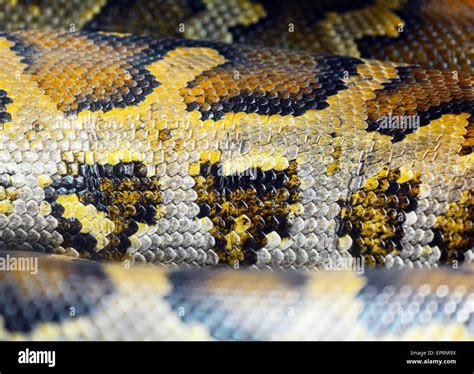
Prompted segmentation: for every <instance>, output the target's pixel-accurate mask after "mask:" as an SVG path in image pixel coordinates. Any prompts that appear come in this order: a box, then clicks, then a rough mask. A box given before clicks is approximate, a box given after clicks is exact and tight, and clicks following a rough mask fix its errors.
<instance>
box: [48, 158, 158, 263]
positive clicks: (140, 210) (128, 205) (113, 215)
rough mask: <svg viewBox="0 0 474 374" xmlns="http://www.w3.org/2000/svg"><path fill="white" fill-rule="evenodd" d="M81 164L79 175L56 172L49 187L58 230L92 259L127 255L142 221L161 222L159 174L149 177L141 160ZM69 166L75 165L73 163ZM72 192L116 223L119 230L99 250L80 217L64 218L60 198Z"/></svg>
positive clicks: (49, 195)
mask: <svg viewBox="0 0 474 374" xmlns="http://www.w3.org/2000/svg"><path fill="white" fill-rule="evenodd" d="M76 165H77V164H76ZM78 166H79V168H78V169H79V173H78V174H77V175H72V174H71V175H65V176H60V175H55V176H53V178H52V184H51V186H49V187H47V188H45V198H46V201H48V202H50V203H51V206H52V214H53V216H54V217H56V218H57V220H58V228H57V230H58V232H59V233H60V234H61V235H62V236H63V238H64V243H63V246H65V247H73V248H76V249H77V250H79V251H80V253H88V254H89V255H90V256H92V258H96V257H97V256H100V257H102V256H106V255H107V256H109V255H110V254H111V253H114V256H112V257H120V256H123V255H125V253H126V251H127V249H128V248H129V247H130V240H129V237H130V236H131V235H133V234H134V233H135V232H136V231H137V230H138V223H146V224H149V225H153V224H156V222H157V220H156V214H157V206H158V205H159V203H160V202H161V192H160V190H159V179H158V177H147V169H146V166H145V165H144V164H143V163H141V162H120V163H118V164H116V165H111V164H104V165H101V164H94V165H87V164H79V165H78ZM68 167H69V168H72V164H68ZM71 173H72V171H71ZM72 194H76V195H77V196H78V199H79V201H80V202H81V203H82V204H84V205H93V206H94V207H96V209H97V210H98V211H99V212H104V213H105V214H106V217H107V218H108V219H110V220H111V221H112V222H114V225H115V231H114V233H112V234H110V235H109V236H108V237H107V238H108V239H109V245H108V246H107V247H106V248H104V249H102V250H101V251H99V252H96V251H95V250H94V249H95V247H96V245H97V240H96V239H95V238H94V237H93V236H92V235H90V234H83V233H81V232H80V231H81V228H82V225H81V223H80V222H79V221H78V220H76V219H75V218H71V219H66V218H64V217H62V215H63V214H64V208H63V207H62V206H61V204H59V203H58V202H57V201H56V200H57V198H58V196H59V195H72Z"/></svg>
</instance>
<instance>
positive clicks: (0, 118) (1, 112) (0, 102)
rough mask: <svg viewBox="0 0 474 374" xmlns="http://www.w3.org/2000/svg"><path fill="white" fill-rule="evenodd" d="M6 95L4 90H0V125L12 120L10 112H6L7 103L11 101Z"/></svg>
mask: <svg viewBox="0 0 474 374" xmlns="http://www.w3.org/2000/svg"><path fill="white" fill-rule="evenodd" d="M7 95H8V94H7V92H6V91H4V90H0V125H1V124H3V123H7V122H10V121H11V120H12V116H11V114H10V113H8V112H7V105H8V104H11V103H13V100H12V99H11V98H9V97H8V96H7Z"/></svg>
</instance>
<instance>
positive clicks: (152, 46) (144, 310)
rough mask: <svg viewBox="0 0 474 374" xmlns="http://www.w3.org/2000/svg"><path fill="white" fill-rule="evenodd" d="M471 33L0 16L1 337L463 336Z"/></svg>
mask: <svg viewBox="0 0 474 374" xmlns="http://www.w3.org/2000/svg"><path fill="white" fill-rule="evenodd" d="M473 21H474V4H473V2H472V1H470V0H454V1H447V0H440V1H439V0H438V1H433V0H415V1H403V0H395V1H390V2H387V1H378V0H371V1H367V0H356V1H346V0H342V1H339V0H338V1H319V2H314V1H302V2H298V3H297V4H294V3H291V4H289V3H288V2H285V1H276V2H275V1H272V2H269V1H264V0H263V1H256V0H252V1H247V0H225V1H222V0H221V1H215V0H202V1H190V0H176V1H168V0H165V1H152V0H144V1H141V2H128V1H122V0H114V1H106V0H99V1H96V0H95V1H76V0H74V1H70V2H69V1H68V2H64V1H62V0H40V1H22V0H18V1H10V0H0V24H1V25H2V26H1V27H2V28H3V29H4V30H6V32H4V33H2V34H1V35H0V64H1V66H2V70H1V71H0V249H1V250H2V257H0V267H2V271H0V339H36V340H45V339H93V340H97V339H107V340H113V339H120V340H122V339H134V340H140V339H174V340H180V339H188V340H189V339H201V340H203V339H225V340H248V339H259V340H261V339H264V340H266V339H273V340H275V339H277V340H278V339H317V340H324V339H328V340H331V339H332V340H334V339H336V340H337V339H345V340H346V339H347V340H362V339H370V340H379V339H391V340H393V339H397V340H398V339H411V340H417V339H422V340H432V339H433V340H437V339H439V340H451V339H453V340H471V339H473V337H474V330H473V326H474V322H473V321H474V320H473V310H474V309H473V300H474V299H473V296H474V293H473V292H474V289H473V284H472V269H471V268H470V267H469V263H471V262H472V260H473V258H474V255H473V248H474V178H473V177H474V167H473V166H474V165H473V157H474V156H473V152H472V150H473V146H474V125H473V123H474V122H473V118H474V117H473V108H474V93H473V92H474V91H473V86H472V85H473V82H474V78H473V75H472V74H473V70H472V66H473V64H472V61H473V59H474V50H473V49H472V39H473V34H474V31H473V25H474V22H473ZM25 28H31V29H42V30H44V31H40V32H32V31H16V30H21V29H25ZM47 30H55V31H47ZM80 30H82V31H80ZM98 30H106V31H113V32H131V33H134V34H141V33H145V34H148V35H154V36H157V35H160V36H163V35H169V36H173V38H150V37H144V36H131V35H121V34H116V33H113V34H104V33H94V32H90V31H98ZM79 31H80V32H79ZM196 39H197V40H196ZM199 39H211V40H214V41H200V40H199ZM219 41H220V42H236V43H249V44H251V45H252V46H251V47H250V46H246V45H239V44H222V43H220V42H219ZM268 46H277V47H290V48H293V49H298V50H301V51H300V52H295V51H289V50H283V49H272V48H267V47H268ZM321 52H330V53H334V54H336V55H328V54H325V53H321ZM342 55H344V56H345V57H341V56H342ZM370 58H377V59H379V60H387V61H386V62H382V61H377V60H371V59H370ZM388 61H391V62H388ZM446 68H447V69H449V70H443V69H446ZM4 250H6V251H4ZM12 250H13V252H10V251H12ZM18 250H27V251H29V252H28V253H24V254H20V252H18ZM30 251H35V252H46V253H58V254H67V255H69V256H70V257H71V256H72V258H77V257H82V258H83V259H92V260H108V261H122V262H123V264H124V265H125V266H126V268H128V267H129V265H130V264H132V263H145V262H147V263H158V264H160V265H164V266H165V267H166V268H168V269H175V268H177V267H180V268H183V267H184V268H190V267H193V268H194V267H203V266H204V267H216V266H217V265H221V267H223V265H231V266H233V267H235V268H237V267H240V266H244V267H250V268H252V269H264V270H265V269H266V270H267V271H263V272H252V271H239V272H235V271H231V270H229V269H227V270H225V271H222V270H220V271H215V270H212V269H206V270H200V271H199V270H196V269H194V270H193V271H189V270H181V271H179V272H173V273H168V272H165V271H164V270H163V269H161V268H156V267H150V268H148V267H134V268H133V269H123V268H122V267H120V266H119V265H110V264H108V263H107V264H105V263H104V262H103V261H102V262H89V261H86V260H83V259H71V258H70V257H66V256H61V258H59V257H56V256H54V255H48V256H39V257H38V260H39V266H38V267H37V268H36V271H38V272H39V274H29V273H28V272H24V271H8V269H4V267H5V266H7V265H6V264H7V262H8V261H10V262H8V266H10V267H15V264H16V265H18V261H21V259H22V258H23V259H24V260H25V261H26V263H29V262H28V261H32V260H33V259H35V258H36V257H35V256H36V255H32V252H30ZM9 253H12V256H13V258H8V259H7V258H6V257H5V256H7V255H8V254H9ZM460 263H463V265H464V266H462V267H461V268H459V264H460ZM440 265H443V266H441V269H430V270H428V269H418V270H416V271H414V270H409V269H406V268H413V267H415V268H437V267H438V266H440ZM8 266H7V267H8ZM375 266H377V267H386V268H391V269H389V270H385V271H383V270H380V269H374V270H366V269H365V268H366V267H375ZM471 267H472V265H471ZM295 268H297V269H301V268H302V269H306V270H313V269H315V268H317V269H326V270H332V271H330V272H305V273H300V272H285V273H283V272H280V271H276V272H271V271H269V269H276V270H282V269H285V270H288V269H291V270H292V269H295ZM349 268H350V269H354V270H357V271H358V272H359V273H360V274H359V275H356V274H354V273H352V272H344V271H342V272H339V271H335V270H347V269H349ZM394 268H395V269H399V268H405V269H404V270H403V271H402V270H395V269H394ZM10 270H11V269H10ZM13 270H14V269H13ZM46 287H47V292H45V290H46ZM328 310H329V311H330V312H329V313H328ZM269 311H271V312H269ZM275 326H277V328H275Z"/></svg>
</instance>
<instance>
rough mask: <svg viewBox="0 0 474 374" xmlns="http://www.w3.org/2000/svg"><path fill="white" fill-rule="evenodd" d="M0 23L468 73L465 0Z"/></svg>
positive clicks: (472, 13) (190, 5) (146, 11)
mask: <svg viewBox="0 0 474 374" xmlns="http://www.w3.org/2000/svg"><path fill="white" fill-rule="evenodd" d="M0 25H2V28H3V29H4V30H8V31H16V30H19V29H24V28H29V29H43V30H44V29H61V30H68V31H78V30H88V31H109V32H122V33H132V34H147V35H151V36H165V35H167V36H174V37H179V38H187V39H208V40H215V41H222V42H227V43H229V42H236V43H247V44H250V45H258V46H267V47H269V46H271V47H284V48H290V49H301V50H306V51H311V52H329V53H333V54H338V55H345V56H352V57H364V58H375V59H379V60H389V61H396V62H406V63H410V64H419V65H423V66H429V67H432V68H437V69H451V70H463V71H466V72H470V73H472V72H473V64H472V61H473V60H474V50H473V48H472V39H473V38H474V3H473V2H472V0H390V1H387V0H318V1H314V0H299V1H297V2H288V1H285V0H271V1H270V0H142V1H139V2H135V1H127V0H87V1H79V0H73V1H67V2H65V1H62V0H40V1H38V0H37V1H23V0H18V1H11V0H1V1H0Z"/></svg>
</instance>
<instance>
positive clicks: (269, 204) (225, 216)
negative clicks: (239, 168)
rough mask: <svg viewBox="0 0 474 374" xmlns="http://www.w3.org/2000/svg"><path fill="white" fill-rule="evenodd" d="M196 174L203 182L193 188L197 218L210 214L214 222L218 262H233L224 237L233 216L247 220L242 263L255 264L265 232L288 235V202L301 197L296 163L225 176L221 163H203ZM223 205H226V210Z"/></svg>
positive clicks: (234, 219) (240, 249)
mask: <svg viewBox="0 0 474 374" xmlns="http://www.w3.org/2000/svg"><path fill="white" fill-rule="evenodd" d="M199 177H200V178H202V180H204V181H205V182H204V185H203V184H202V183H201V182H199V183H196V185H195V187H194V188H195V189H196V192H197V193H198V199H197V204H198V206H199V208H200V212H199V215H198V217H199V218H202V217H209V219H210V220H211V221H212V222H213V224H214V228H213V231H212V234H213V236H214V239H215V242H216V244H215V247H214V248H215V249H216V250H217V253H218V254H219V257H220V259H221V261H223V262H230V263H232V264H233V261H234V260H235V258H234V257H235V256H233V255H231V254H230V253H229V250H228V249H227V248H226V246H227V244H228V242H227V239H226V237H225V236H226V235H227V234H229V233H231V232H232V231H233V230H234V225H235V223H236V218H237V217H239V216H241V215H246V216H247V217H248V218H249V220H250V228H248V229H247V230H246V231H245V233H244V234H242V236H241V244H240V246H239V251H240V252H241V253H242V255H243V261H242V264H244V265H251V264H254V263H256V261H257V254H256V252H257V251H258V250H259V249H261V248H263V247H264V246H265V244H266V237H265V236H266V234H269V233H270V232H272V231H275V232H276V233H278V235H279V236H280V237H281V238H288V237H289V236H290V233H289V231H290V228H291V225H292V221H291V219H290V217H289V212H290V208H289V204H293V203H296V202H297V201H299V196H300V195H299V194H300V191H299V181H298V178H297V175H296V162H294V161H293V162H291V164H290V168H288V169H287V170H284V171H274V170H269V171H262V170H261V169H260V168H254V169H247V170H245V171H244V172H242V173H239V174H238V175H237V174H234V175H228V176H226V175H223V173H222V165H221V164H220V163H217V164H212V165H211V164H209V163H204V164H202V165H201V169H200V174H199ZM199 177H196V178H199ZM196 178H195V179H196ZM233 195H235V196H233ZM237 196H238V197H237ZM224 204H228V207H227V208H226V209H224V208H223V206H224ZM239 261H241V260H239Z"/></svg>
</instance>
